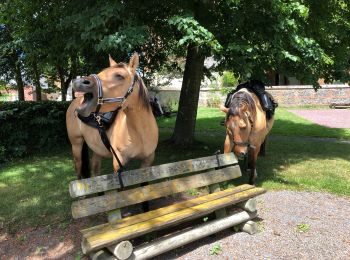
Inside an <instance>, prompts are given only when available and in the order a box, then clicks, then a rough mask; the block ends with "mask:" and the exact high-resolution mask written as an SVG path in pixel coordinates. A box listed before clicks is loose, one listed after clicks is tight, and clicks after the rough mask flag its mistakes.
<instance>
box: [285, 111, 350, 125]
mask: <svg viewBox="0 0 350 260" xmlns="http://www.w3.org/2000/svg"><path fill="white" fill-rule="evenodd" d="M288 111H289V112H292V113H294V114H296V115H298V116H301V117H303V118H305V119H307V120H310V121H312V122H314V123H316V124H319V125H323V126H326V127H331V128H350V120H346V119H349V118H350V109H327V110H310V109H307V110H294V109H293V110H288Z"/></svg>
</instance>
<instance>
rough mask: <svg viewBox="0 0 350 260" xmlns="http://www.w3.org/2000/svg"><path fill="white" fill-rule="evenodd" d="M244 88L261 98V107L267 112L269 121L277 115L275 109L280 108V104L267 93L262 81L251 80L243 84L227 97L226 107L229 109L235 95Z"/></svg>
mask: <svg viewBox="0 0 350 260" xmlns="http://www.w3.org/2000/svg"><path fill="white" fill-rule="evenodd" d="M242 88H246V89H248V90H249V91H251V92H253V93H254V94H255V95H257V97H258V98H259V101H260V104H261V107H262V108H263V110H264V111H265V112H266V118H267V119H268V120H269V119H271V118H272V116H273V115H274V114H275V109H276V107H278V103H277V102H276V100H275V99H274V98H273V97H272V96H271V94H270V93H268V92H266V91H265V85H264V83H262V82H261V81H260V80H249V81H247V82H244V83H241V84H239V85H238V86H237V88H236V89H233V90H231V91H230V92H229V93H228V94H227V97H226V101H225V107H227V108H229V107H230V104H231V101H232V97H233V95H234V94H235V93H236V92H237V91H239V90H240V89H242Z"/></svg>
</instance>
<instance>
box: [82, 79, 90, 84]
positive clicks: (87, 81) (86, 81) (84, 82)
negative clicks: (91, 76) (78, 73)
mask: <svg viewBox="0 0 350 260" xmlns="http://www.w3.org/2000/svg"><path fill="white" fill-rule="evenodd" d="M90 83H91V82H90V80H87V79H84V81H83V84H85V85H90Z"/></svg>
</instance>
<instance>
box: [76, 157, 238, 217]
mask: <svg viewBox="0 0 350 260" xmlns="http://www.w3.org/2000/svg"><path fill="white" fill-rule="evenodd" d="M240 176H241V171H240V168H239V165H238V162H237V159H236V157H235V155H234V154H233V153H229V154H219V155H217V156H216V155H214V156H208V157H203V158H198V159H192V160H186V161H180V162H174V163H167V164H162V165H158V166H152V167H147V168H142V169H136V170H131V171H125V172H122V174H121V178H122V180H123V184H124V187H125V188H124V190H122V191H118V190H117V189H118V188H120V184H119V180H118V177H117V176H116V175H115V174H108V175H101V176H97V177H93V178H89V179H82V180H76V181H72V182H71V183H70V186H69V192H70V195H71V197H72V198H77V197H81V196H87V195H89V197H88V198H83V199H80V200H77V201H75V202H73V204H72V215H73V218H81V217H86V216H90V215H94V214H97V213H101V212H107V211H111V210H114V209H120V208H123V207H126V206H129V205H133V204H137V203H141V202H144V201H148V200H152V199H157V198H160V197H164V196H168V195H171V194H174V193H179V192H184V191H187V190H190V189H193V188H199V187H203V186H208V185H212V184H215V183H220V182H223V181H228V180H231V179H235V178H238V177H240ZM145 182H153V183H151V184H149V185H146V186H142V187H136V188H135V185H137V184H141V183H145ZM132 186H134V187H132ZM104 191H108V192H107V193H106V194H105V195H103V196H96V197H91V195H92V194H97V193H99V192H104Z"/></svg>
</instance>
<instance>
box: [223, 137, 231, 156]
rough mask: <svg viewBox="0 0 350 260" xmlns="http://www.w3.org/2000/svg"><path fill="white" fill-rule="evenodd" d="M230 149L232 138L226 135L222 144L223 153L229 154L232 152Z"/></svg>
mask: <svg viewBox="0 0 350 260" xmlns="http://www.w3.org/2000/svg"><path fill="white" fill-rule="evenodd" d="M232 148H233V142H232V138H230V136H229V135H228V134H226V139H225V143H224V153H230V152H231V151H232Z"/></svg>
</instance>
